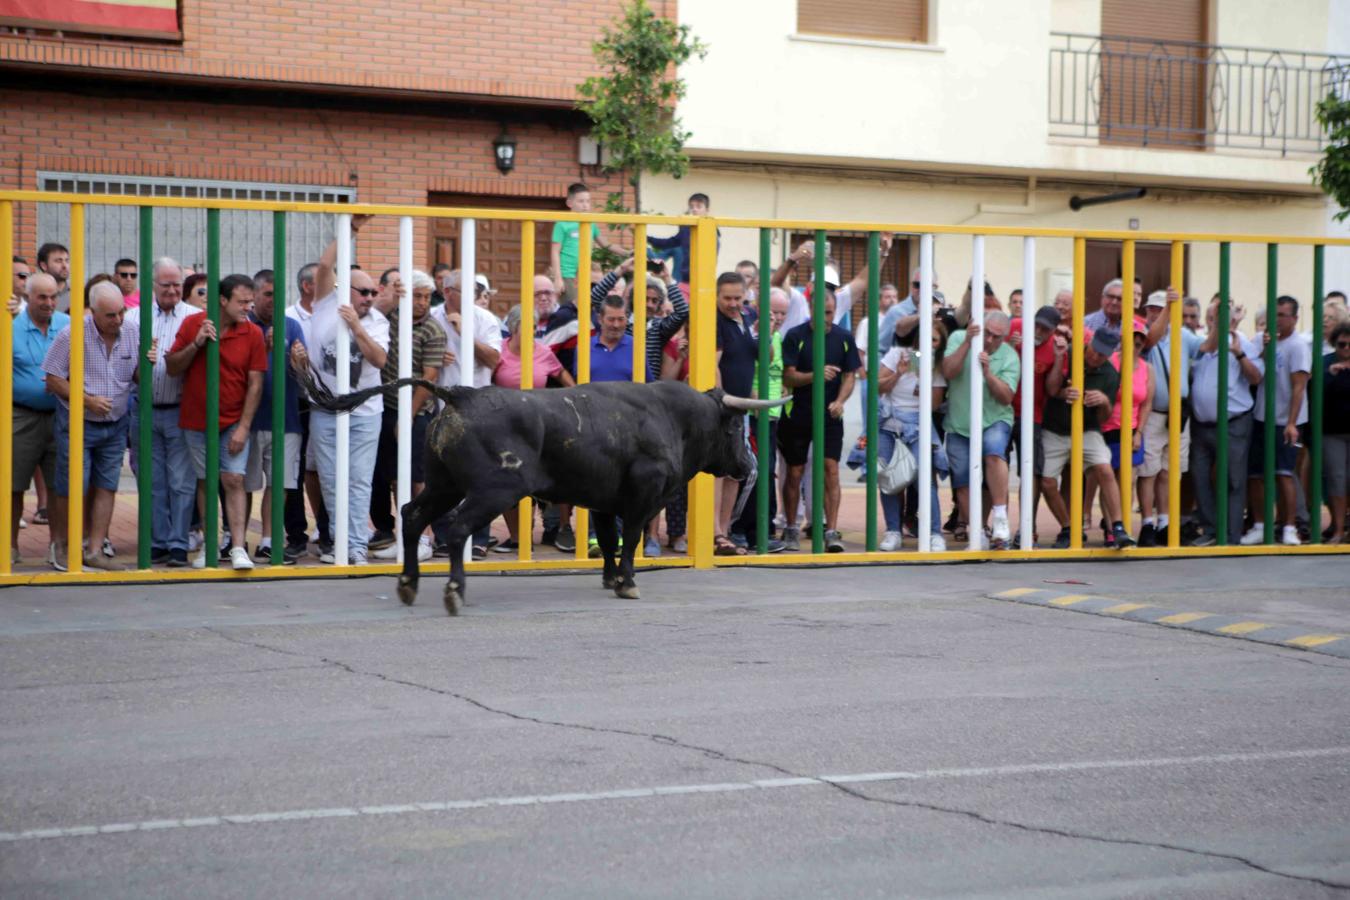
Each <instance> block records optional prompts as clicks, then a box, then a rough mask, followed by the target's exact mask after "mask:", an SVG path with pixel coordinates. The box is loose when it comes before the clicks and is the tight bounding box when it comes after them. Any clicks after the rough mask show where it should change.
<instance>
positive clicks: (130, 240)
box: [38, 172, 356, 303]
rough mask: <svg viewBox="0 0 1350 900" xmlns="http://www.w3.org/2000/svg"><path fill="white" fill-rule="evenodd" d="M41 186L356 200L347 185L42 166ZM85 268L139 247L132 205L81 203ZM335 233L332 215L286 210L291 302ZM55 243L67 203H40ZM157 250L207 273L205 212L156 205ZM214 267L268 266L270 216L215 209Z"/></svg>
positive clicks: (107, 267) (65, 227)
mask: <svg viewBox="0 0 1350 900" xmlns="http://www.w3.org/2000/svg"><path fill="white" fill-rule="evenodd" d="M38 187H39V189H41V190H44V191H57V192H60V193H66V194H93V195H95V196H98V195H101V194H102V195H109V196H122V197H143V198H145V200H146V201H147V203H150V204H153V202H154V200H155V199H156V198H164V197H174V198H188V199H192V198H197V199H203V200H263V201H268V200H271V201H276V202H280V203H353V202H355V200H356V191H355V190H352V189H350V188H333V187H320V186H315V185H299V184H263V183H257V182H239V181H192V180H188V179H181V178H145V177H140V176H132V175H120V176H114V175H81V174H77V173H69V172H39V173H38ZM84 230H85V234H84V241H85V260H86V262H85V273H86V276H92V275H95V274H97V273H99V272H109V273H111V272H112V270H113V265H114V263H116V262H117V260H118V259H120V258H122V257H129V258H131V259H135V258H136V255H137V253H138V252H139V248H140V217H139V215H138V213H137V209H136V207H134V206H95V205H90V206H87V207H86V208H85V229H84ZM336 231H337V217H336V216H335V215H331V214H317V213H287V214H286V262H287V267H288V268H289V269H290V272H289V273H286V277H284V278H283V279H278V281H279V282H282V281H284V283H285V284H286V285H287V286H288V290H287V300H288V302H289V303H294V302H295V299H296V297H295V287H294V280H295V279H294V278H292V277H290V275H291V273H294V272H295V271H296V270H298V269H299V268H300V267H301V266H302V265H304V264H305V263H307V262H313V261H315V260H317V259H318V258H319V254H320V253H322V252H323V248H324V247H325V246H326V244H327V243H328V241H330V240H332V239H333V235H334V234H335V233H336ZM47 241H56V242H58V243H61V244H65V245H66V246H69V245H70V205H69V204H67V203H39V204H38V243H39V244H43V243H45V242H47ZM154 255H155V257H156V258H158V257H161V256H171V257H173V258H174V259H176V260H178V261H179V262H181V263H183V264H184V265H188V266H193V267H195V268H197V269H198V271H205V266H206V211H205V210H201V209H179V208H159V209H156V210H155V237H154ZM220 266H221V271H220V272H219V273H212V274H213V275H227V274H229V273H232V272H240V273H243V274H246V275H252V274H253V273H254V272H256V271H258V270H259V269H270V268H272V214H271V213H269V212H253V211H246V210H233V209H227V210H222V211H221V214H220Z"/></svg>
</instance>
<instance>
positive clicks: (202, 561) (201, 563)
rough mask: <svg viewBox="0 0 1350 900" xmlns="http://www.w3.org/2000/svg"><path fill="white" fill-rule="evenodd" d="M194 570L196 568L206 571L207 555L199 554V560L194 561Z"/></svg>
mask: <svg viewBox="0 0 1350 900" xmlns="http://www.w3.org/2000/svg"><path fill="white" fill-rule="evenodd" d="M192 568H194V569H205V568H206V554H205V553H198V554H197V558H196V559H194V560H193V561H192Z"/></svg>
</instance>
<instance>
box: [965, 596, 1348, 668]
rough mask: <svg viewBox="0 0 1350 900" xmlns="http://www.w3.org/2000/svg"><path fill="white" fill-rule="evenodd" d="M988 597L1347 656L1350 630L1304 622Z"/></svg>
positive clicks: (1089, 600) (1082, 600)
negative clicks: (1318, 627)
mask: <svg viewBox="0 0 1350 900" xmlns="http://www.w3.org/2000/svg"><path fill="white" fill-rule="evenodd" d="M988 596H989V598H990V599H991V600H1011V601H1012V602H1014V603H1026V604H1029V605H1031V606H1045V607H1049V608H1052V609H1067V610H1071V611H1072V612H1079V613H1087V614H1089V615H1094V616H1107V617H1109V618H1113V619H1127V620H1129V621H1131V622H1146V623H1148V624H1150V625H1163V626H1165V627H1167V628H1181V629H1184V630H1186V631H1198V632H1201V633H1202V634H1212V635H1214V636H1216V637H1227V638H1240V639H1242V640H1246V641H1257V642H1259V643H1262V644H1273V645H1275V646H1277V647H1292V648H1294V649H1296V650H1311V651H1312V652H1314V653H1326V654H1328V655H1330V656H1339V657H1341V658H1342V659H1350V634H1339V633H1336V632H1330V631H1314V630H1311V629H1309V628H1308V627H1307V626H1300V625H1273V624H1270V623H1268V622H1258V621H1255V620H1252V619H1246V618H1242V617H1239V616H1225V615H1220V614H1218V613H1208V612H1187V611H1184V610H1176V609H1166V608H1164V607H1161V606H1155V605H1154V604H1152V603H1130V602H1127V601H1124V600H1121V599H1119V598H1117V597H1103V596H1101V595H1099V594H1066V593H1063V592H1061V591H1055V590H1045V589H1043V588H1031V587H1019V588H1011V589H1009V590H1006V591H999V592H998V593H995V594H989V595H988Z"/></svg>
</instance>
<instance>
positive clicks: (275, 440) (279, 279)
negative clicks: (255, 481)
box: [260, 212, 290, 566]
mask: <svg viewBox="0 0 1350 900" xmlns="http://www.w3.org/2000/svg"><path fill="white" fill-rule="evenodd" d="M289 281H290V279H288V278H287V277H286V214H285V213H284V212H274V213H272V509H271V510H270V511H269V510H260V514H261V515H268V514H269V513H270V515H271V516H272V565H274V566H279V565H282V564H283V563H284V562H285V548H286V541H285V534H286V371H287V369H286V365H287V363H286V285H287V284H288V283H289Z"/></svg>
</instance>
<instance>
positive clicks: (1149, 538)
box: [1139, 522, 1158, 547]
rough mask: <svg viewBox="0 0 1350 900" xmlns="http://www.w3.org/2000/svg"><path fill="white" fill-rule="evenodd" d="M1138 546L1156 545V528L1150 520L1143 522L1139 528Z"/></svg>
mask: <svg viewBox="0 0 1350 900" xmlns="http://www.w3.org/2000/svg"><path fill="white" fill-rule="evenodd" d="M1139 546H1140V547H1156V546H1158V529H1157V528H1155V527H1153V523H1152V522H1145V523H1144V527H1143V528H1140V529H1139Z"/></svg>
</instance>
